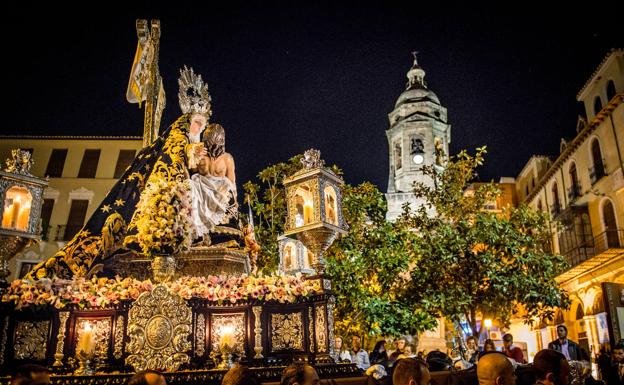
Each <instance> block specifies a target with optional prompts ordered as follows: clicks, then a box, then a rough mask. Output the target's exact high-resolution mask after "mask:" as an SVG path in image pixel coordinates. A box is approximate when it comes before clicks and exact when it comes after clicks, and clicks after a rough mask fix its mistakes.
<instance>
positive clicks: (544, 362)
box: [533, 349, 570, 385]
mask: <svg viewBox="0 0 624 385" xmlns="http://www.w3.org/2000/svg"><path fill="white" fill-rule="evenodd" d="M533 371H534V372H535V377H536V378H537V381H536V382H535V385H568V383H569V376H570V366H569V365H568V360H567V359H566V357H565V356H564V355H563V354H562V353H561V352H559V351H556V350H553V349H544V350H540V351H539V352H537V354H536V355H535V358H533Z"/></svg>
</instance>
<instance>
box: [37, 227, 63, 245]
mask: <svg viewBox="0 0 624 385" xmlns="http://www.w3.org/2000/svg"><path fill="white" fill-rule="evenodd" d="M66 228H67V225H51V224H46V225H43V226H42V231H41V239H42V240H44V241H46V242H50V241H64V240H65V239H64V238H65V229H66Z"/></svg>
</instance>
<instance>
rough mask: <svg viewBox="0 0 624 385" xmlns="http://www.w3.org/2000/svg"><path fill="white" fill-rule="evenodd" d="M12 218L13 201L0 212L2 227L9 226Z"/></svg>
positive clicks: (6, 227)
mask: <svg viewBox="0 0 624 385" xmlns="http://www.w3.org/2000/svg"><path fill="white" fill-rule="evenodd" d="M12 219H13V203H11V204H10V205H8V206H6V207H5V208H4V213H3V214H2V227H4V228H5V229H8V228H9V227H11V220H12Z"/></svg>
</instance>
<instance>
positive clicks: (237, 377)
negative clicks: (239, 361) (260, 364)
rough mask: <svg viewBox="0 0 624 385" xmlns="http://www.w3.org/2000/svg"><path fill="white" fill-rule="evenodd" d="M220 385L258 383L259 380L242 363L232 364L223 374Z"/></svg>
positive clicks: (253, 384) (256, 384)
mask: <svg viewBox="0 0 624 385" xmlns="http://www.w3.org/2000/svg"><path fill="white" fill-rule="evenodd" d="M221 384H222V385H260V382H259V381H258V379H257V378H256V376H254V374H253V373H252V372H251V370H249V368H248V367H247V366H244V365H234V366H233V367H232V368H231V369H230V370H228V372H227V373H225V376H223V381H222V382H221Z"/></svg>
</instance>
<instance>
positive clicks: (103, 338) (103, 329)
mask: <svg viewBox="0 0 624 385" xmlns="http://www.w3.org/2000/svg"><path fill="white" fill-rule="evenodd" d="M87 323H88V324H89V325H91V329H93V339H94V340H95V356H96V357H98V358H100V359H106V358H108V351H109V349H108V342H109V341H110V338H111V323H112V321H111V319H110V318H107V319H88V318H77V319H76V333H74V346H77V344H78V341H80V338H81V337H82V333H84V329H85V327H86V325H87Z"/></svg>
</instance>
